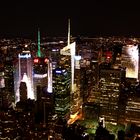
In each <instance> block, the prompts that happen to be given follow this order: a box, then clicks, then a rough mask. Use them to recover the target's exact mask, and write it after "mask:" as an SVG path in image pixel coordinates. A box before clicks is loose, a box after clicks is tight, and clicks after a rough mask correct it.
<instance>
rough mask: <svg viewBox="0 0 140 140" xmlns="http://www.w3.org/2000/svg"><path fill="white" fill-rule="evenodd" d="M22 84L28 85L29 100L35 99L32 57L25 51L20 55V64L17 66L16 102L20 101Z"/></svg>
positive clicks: (15, 76)
mask: <svg viewBox="0 0 140 140" xmlns="http://www.w3.org/2000/svg"><path fill="white" fill-rule="evenodd" d="M21 82H25V83H26V85H27V98H30V99H35V96H34V92H33V70H32V57H31V53H30V51H23V52H22V53H20V54H19V55H18V63H17V64H16V66H15V73H14V88H15V102H18V101H20V93H19V87H20V83H21Z"/></svg>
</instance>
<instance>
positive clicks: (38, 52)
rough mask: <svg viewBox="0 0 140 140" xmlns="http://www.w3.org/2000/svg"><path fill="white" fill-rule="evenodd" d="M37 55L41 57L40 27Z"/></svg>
mask: <svg viewBox="0 0 140 140" xmlns="http://www.w3.org/2000/svg"><path fill="white" fill-rule="evenodd" d="M37 56H38V57H41V51H40V29H39V28H38V51H37Z"/></svg>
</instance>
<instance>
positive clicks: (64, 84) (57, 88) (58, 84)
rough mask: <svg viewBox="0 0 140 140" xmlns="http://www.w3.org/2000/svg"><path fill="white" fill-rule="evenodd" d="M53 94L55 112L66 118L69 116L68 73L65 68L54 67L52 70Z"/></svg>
mask: <svg viewBox="0 0 140 140" xmlns="http://www.w3.org/2000/svg"><path fill="white" fill-rule="evenodd" d="M53 94H54V102H55V113H56V114H57V115H58V116H59V117H62V118H63V119H66V120H68V119H69V117H70V74H69V73H68V71H67V70H66V69H63V68H56V69H55V70H54V71H53Z"/></svg>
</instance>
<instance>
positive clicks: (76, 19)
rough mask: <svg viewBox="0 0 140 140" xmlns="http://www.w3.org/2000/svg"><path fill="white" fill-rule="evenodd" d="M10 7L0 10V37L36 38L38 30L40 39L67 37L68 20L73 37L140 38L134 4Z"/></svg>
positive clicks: (57, 4)
mask: <svg viewBox="0 0 140 140" xmlns="http://www.w3.org/2000/svg"><path fill="white" fill-rule="evenodd" d="M10 4H11V5H10ZM10 4H4V5H1V7H0V8H1V9H0V19H1V20H0V21H1V23H0V37H31V38H36V35H35V34H36V33H37V29H38V27H39V28H40V30H41V34H42V36H67V22H68V18H70V19H71V35H72V36H78V35H81V36H89V37H95V36H136V37H140V28H139V25H140V15H139V12H140V10H139V7H138V6H137V3H134V2H133V3H132V2H126V3H125V2H123V3H122V2H120V1H113V2H112V1H108V2H102V1H101V0H99V1H98V2H97V1H96V0H94V1H93V3H86V4H84V3H76V4H75V3H73V4H70V5H69V6H68V7H67V5H68V4H64V3H55V4H54V3H46V4H45V3H37V2H36V3H35V2H34V3H28V2H20V3H10ZM61 4H62V5H61ZM63 4H64V5H63Z"/></svg>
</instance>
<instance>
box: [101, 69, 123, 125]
mask: <svg viewBox="0 0 140 140" xmlns="http://www.w3.org/2000/svg"><path fill="white" fill-rule="evenodd" d="M124 72H125V71H124V70H123V69H113V68H109V67H108V68H107V67H100V82H99V89H100V92H101V94H100V108H101V114H100V115H101V116H103V117H105V120H106V121H110V122H118V115H119V114H118V109H119V108H118V101H119V95H120V86H121V82H122V78H123V77H122V76H124V74H123V73H124Z"/></svg>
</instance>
